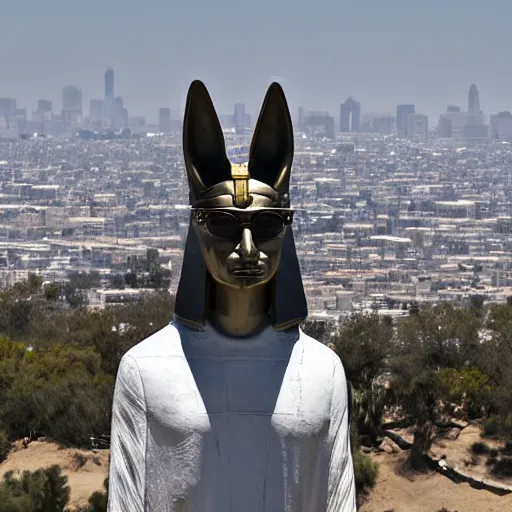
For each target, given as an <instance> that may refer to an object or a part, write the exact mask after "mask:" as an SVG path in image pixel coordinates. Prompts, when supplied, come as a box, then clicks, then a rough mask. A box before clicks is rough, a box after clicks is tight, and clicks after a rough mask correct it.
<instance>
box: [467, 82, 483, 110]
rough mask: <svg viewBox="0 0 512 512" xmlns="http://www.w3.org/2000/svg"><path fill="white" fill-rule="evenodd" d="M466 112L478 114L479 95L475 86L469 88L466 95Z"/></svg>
mask: <svg viewBox="0 0 512 512" xmlns="http://www.w3.org/2000/svg"><path fill="white" fill-rule="evenodd" d="M468 112H471V113H473V114H478V113H480V95H479V94H478V89H477V87H476V85H475V84H471V85H470V86H469V93H468Z"/></svg>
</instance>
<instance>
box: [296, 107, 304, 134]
mask: <svg viewBox="0 0 512 512" xmlns="http://www.w3.org/2000/svg"><path fill="white" fill-rule="evenodd" d="M297 125H298V126H297V127H298V129H299V131H300V132H301V131H303V130H304V107H299V116H298V119H297Z"/></svg>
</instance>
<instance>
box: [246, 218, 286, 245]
mask: <svg viewBox="0 0 512 512" xmlns="http://www.w3.org/2000/svg"><path fill="white" fill-rule="evenodd" d="M283 229H284V220H283V218H282V217H281V216H280V215H277V214H275V213H270V212H267V213H260V214H259V215H258V216H257V217H256V218H255V219H254V220H253V222H252V223H251V232H252V236H253V238H254V239H255V240H271V239H272V238H277V237H278V236H279V235H280V234H281V233H282V232H283Z"/></svg>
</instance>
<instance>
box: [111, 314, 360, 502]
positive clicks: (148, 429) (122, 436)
mask: <svg viewBox="0 0 512 512" xmlns="http://www.w3.org/2000/svg"><path fill="white" fill-rule="evenodd" d="M111 444H112V446H111V465H110V482H109V504H108V510H109V512H139V511H144V512H160V511H162V512H164V511H165V512H184V511H186V512H322V511H328V512H354V511H355V510H356V505H355V488H354V475H353V466H352V457H351V454H350V438H349V427H348V415H347V383H346V380H345V374H344V370H343V367H342V364H341V362H340V360H339V358H338V357H337V356H336V355H335V354H334V353H333V352H332V351H331V350H330V349H328V348H327V347H325V346H324V345H322V344H320V343H318V342H317V341H315V340H313V339H311V338H310V337H308V336H306V335H305V334H304V333H302V332H301V331H299V330H296V331H295V332H286V333H283V332H276V331H274V330H272V329H271V328H269V329H267V330H265V331H263V332H262V333H260V334H259V335H257V336H254V337H252V338H249V339H235V338H227V337H224V336H222V335H220V334H219V333H217V332H216V331H215V330H214V329H213V328H212V327H211V326H209V325H207V326H206V329H205V330H204V331H194V330H191V329H188V328H187V327H185V326H183V325H182V324H180V323H179V322H176V321H175V322H173V324H171V325H169V326H167V327H165V328H164V329H162V330H161V331H159V332H158V333H156V334H154V335H153V336H151V337H150V338H148V339H146V340H144V341H143V342H142V343H140V344H138V345H137V346H135V347H134V348H132V349H131V350H130V351H129V352H128V353H127V354H126V355H125V356H124V357H123V359H122V362H121V365H120V368H119V373H118V376H117V381H116V390H115V396H114V406H113V419H112V440H111Z"/></svg>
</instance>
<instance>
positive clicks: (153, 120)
mask: <svg viewBox="0 0 512 512" xmlns="http://www.w3.org/2000/svg"><path fill="white" fill-rule="evenodd" d="M99 76H100V74H99ZM115 76H116V75H115V70H114V69H113V68H112V66H108V67H105V68H104V71H103V82H102V84H103V88H104V93H103V95H102V96H101V99H98V97H90V96H88V95H87V92H86V91H85V90H84V89H83V88H82V87H81V86H80V84H67V85H64V86H62V87H61V89H60V96H59V100H58V101H55V100H52V99H49V98H43V97H39V98H38V100H37V101H36V103H35V104H34V105H33V106H27V105H23V104H21V103H20V102H19V100H18V98H16V97H12V98H11V99H14V100H16V102H17V108H18V109H19V108H21V109H26V111H27V113H28V112H35V111H36V106H38V105H39V104H40V102H50V103H51V104H52V106H53V111H54V112H60V111H61V110H66V109H69V105H68V106H67V107H66V99H65V98H66V95H67V94H69V92H68V91H69V90H76V91H77V94H80V98H81V101H82V110H83V113H84V116H86V117H88V116H90V115H92V112H91V110H92V108H93V104H94V102H96V101H103V102H105V105H106V108H107V110H109V107H110V109H113V108H114V105H109V103H110V102H112V103H114V101H115V100H116V99H118V100H124V96H123V95H119V96H116V95H115V92H117V90H116V91H114V82H115V83H118V82H117V79H116V78H115ZM274 78H275V80H276V81H279V78H278V77H274ZM121 89H122V85H121ZM479 97H480V92H479V88H478V85H477V84H474V83H471V84H469V85H468V86H467V87H466V95H465V99H464V100H462V101H461V102H459V103H458V104H457V105H454V104H453V103H446V105H445V106H443V107H441V109H440V110H439V112H437V113H435V114H434V116H435V117H439V115H442V114H443V113H445V112H446V111H447V110H448V111H449V110H450V109H453V108H459V109H460V110H462V111H468V112H472V111H474V110H475V108H476V110H480V99H479ZM0 98H7V96H6V95H2V91H1V90H0ZM356 98H358V96H357V95H355V96H354V95H349V96H347V97H346V98H344V99H343V98H340V100H339V103H338V105H337V112H336V109H334V111H330V110H318V109H314V108H309V106H308V105H298V106H297V109H296V110H297V111H298V110H299V109H301V108H302V109H304V108H305V109H306V110H309V111H312V112H328V113H329V114H330V115H333V116H334V118H335V119H336V125H339V124H340V115H341V116H343V114H342V113H341V112H342V110H343V107H344V106H345V108H346V107H347V106H348V105H352V104H353V105H357V107H356V108H357V112H358V113H357V116H358V118H359V120H358V121H357V122H359V121H360V120H361V119H363V118H364V117H365V116H375V117H379V116H395V113H396V109H397V107H399V106H400V105H411V106H413V107H416V105H417V103H412V104H408V103H405V104H404V102H400V103H398V104H396V105H391V106H390V107H389V109H388V110H387V111H379V112H376V111H368V110H367V109H365V108H364V104H363V103H362V102H361V101H357V100H356ZM212 99H213V102H214V105H215V107H216V110H217V113H218V114H219V115H220V116H223V115H226V114H229V115H233V112H236V110H237V107H238V106H243V107H244V110H245V111H246V112H247V114H248V115H251V112H250V110H249V109H247V108H246V105H247V104H246V103H245V102H244V101H243V100H242V101H239V102H234V103H232V104H231V108H230V109H228V110H227V111H222V110H220V109H219V108H218V106H217V102H216V101H215V98H212ZM171 103H172V102H171ZM472 104H474V106H472ZM465 105H468V108H467V110H466V109H465V108H464V107H465ZM32 107H33V108H32ZM162 108H165V109H169V108H170V110H171V113H172V118H173V119H175V120H182V114H183V112H182V111H181V110H180V111H179V112H178V113H177V112H176V110H175V109H172V108H171V107H170V106H169V105H168V104H167V105H160V106H159V107H158V108H157V110H156V112H151V113H150V114H149V116H147V115H145V114H142V113H139V112H132V111H130V114H131V116H133V117H137V116H140V117H144V118H146V120H147V122H148V124H158V119H159V112H160V110H161V109H162ZM350 108H353V107H350ZM340 109H341V110H340ZM349 110H350V109H349ZM413 110H414V108H413ZM507 110H509V109H506V108H501V109H498V110H497V111H496V112H490V111H486V110H484V109H481V111H482V112H483V113H484V114H487V115H491V114H496V113H498V112H503V111H507ZM510 110H512V107H511V109H510ZM416 113H421V114H422V115H426V116H427V117H432V116H429V114H427V113H425V112H421V109H418V108H417V107H416ZM295 114H296V112H295ZM338 114H339V115H338ZM110 115H112V114H110ZM345 115H347V114H345ZM235 116H236V113H235ZM292 117H295V115H293V114H292ZM341 122H342V124H344V121H341ZM346 122H348V120H347V121H346ZM342 131H344V130H342ZM345 131H359V130H358V128H357V127H356V129H352V130H345Z"/></svg>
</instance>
